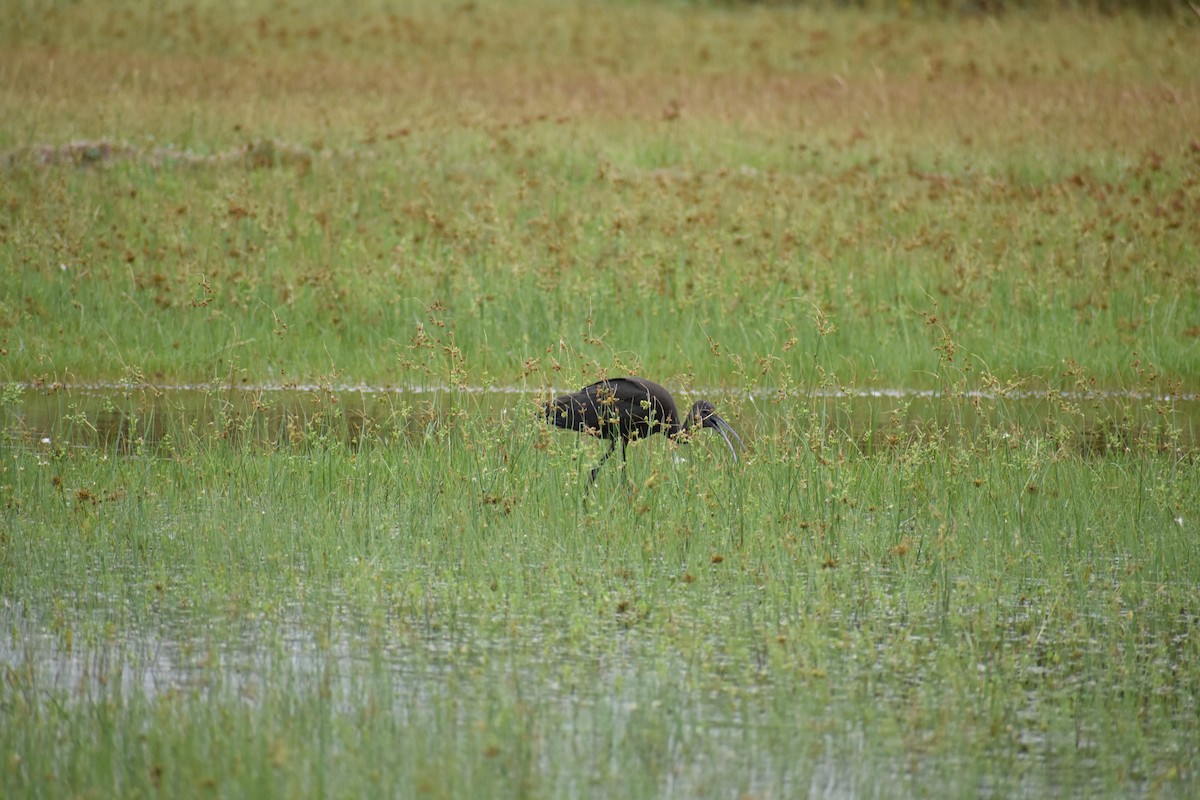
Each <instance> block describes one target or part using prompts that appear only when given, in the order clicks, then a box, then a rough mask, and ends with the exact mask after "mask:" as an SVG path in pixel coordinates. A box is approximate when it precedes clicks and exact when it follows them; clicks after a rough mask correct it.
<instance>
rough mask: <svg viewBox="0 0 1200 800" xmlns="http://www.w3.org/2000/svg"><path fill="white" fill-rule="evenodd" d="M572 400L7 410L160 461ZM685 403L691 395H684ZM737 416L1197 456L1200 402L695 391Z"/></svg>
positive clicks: (24, 403)
mask: <svg viewBox="0 0 1200 800" xmlns="http://www.w3.org/2000/svg"><path fill="white" fill-rule="evenodd" d="M572 390H573V389H569V388H568V387H542V388H534V387H469V388H462V387H457V388H454V387H448V386H427V387H422V386H414V387H370V386H317V385H312V386H287V387H281V386H267V385H263V386H251V385H242V386H236V387H231V386H220V385H218V386H153V385H144V386H137V387H130V386H122V385H116V384H112V385H106V384H87V385H70V386H68V385H38V386H33V385H24V386H19V387H17V388H16V389H13V390H11V391H12V392H13V393H14V398H13V400H12V401H11V402H9V403H6V404H5V406H4V413H6V414H7V420H6V424H7V426H8V430H9V434H10V435H12V436H16V437H17V438H19V439H21V440H24V441H25V442H27V443H37V442H40V443H43V444H51V443H52V444H55V445H62V446H77V447H96V448H100V449H104V450H114V451H117V452H129V451H131V450H133V449H136V448H143V449H145V448H151V449H154V448H158V447H160V446H161V445H162V443H163V439H164V437H167V439H168V440H169V439H170V435H169V432H170V431H172V430H174V431H176V432H179V431H190V432H193V433H194V434H195V435H198V436H217V437H222V438H228V437H234V438H237V439H245V440H247V441H254V442H255V443H257V444H259V445H268V446H272V445H273V446H282V445H285V444H287V443H288V442H289V441H291V442H294V441H296V440H297V439H298V438H299V437H301V436H303V435H306V434H307V433H310V432H312V431H314V430H319V431H320V432H321V433H322V435H325V436H329V437H333V438H334V439H337V440H339V441H342V442H343V443H345V444H350V445H358V444H360V443H361V442H363V441H364V439H372V438H373V439H376V440H381V441H403V440H413V439H419V438H421V437H423V436H425V435H426V434H427V433H428V432H430V431H432V430H435V429H438V428H441V427H444V426H446V425H447V424H449V425H453V424H454V421H455V420H460V419H462V418H463V417H465V416H468V415H469V416H472V417H483V418H500V417H509V416H511V417H512V418H520V419H528V421H529V424H530V425H537V424H540V420H541V417H542V412H541V409H542V408H543V406H544V404H545V403H546V401H547V400H549V399H550V398H552V397H554V396H556V395H557V394H560V393H562V392H566V391H572ZM681 397H683V395H681ZM695 398H709V399H713V400H714V401H716V402H718V403H720V404H722V405H723V406H726V407H728V408H729V409H731V412H730V413H732V414H734V415H736V419H737V422H738V428H739V430H743V429H744V430H745V431H747V432H749V433H750V434H751V435H757V434H762V435H764V436H772V435H775V434H776V433H777V432H778V431H779V430H780V429H781V428H786V427H788V426H789V425H790V426H796V425H797V424H799V423H801V422H802V421H803V422H804V423H807V422H808V421H809V420H817V421H818V422H819V424H820V426H822V427H823V428H824V429H825V430H826V431H827V432H829V433H837V434H838V435H840V436H842V437H843V438H847V439H849V440H852V441H854V442H855V443H856V444H857V445H858V446H859V447H860V448H861V449H862V450H863V451H864V452H870V451H874V450H876V449H878V448H881V447H883V448H886V447H889V446H894V445H895V444H896V441H897V438H898V437H904V438H911V437H913V436H921V435H939V436H944V435H947V434H949V435H951V436H953V437H956V438H959V437H962V438H966V439H975V438H978V437H981V436H987V435H995V434H996V433H997V432H1000V433H1001V434H1004V433H1007V434H1009V435H1021V434H1022V433H1024V434H1026V435H1052V436H1054V437H1055V438H1056V439H1057V440H1059V441H1060V442H1061V443H1062V444H1065V445H1068V446H1072V447H1074V448H1076V449H1078V450H1079V451H1081V452H1083V453H1085V454H1098V455H1103V454H1105V453H1106V452H1108V450H1109V449H1110V448H1114V447H1126V446H1129V445H1131V444H1133V443H1134V442H1135V441H1136V442H1137V443H1139V444H1145V443H1146V442H1148V441H1157V442H1158V443H1159V444H1160V445H1161V446H1162V447H1180V448H1183V449H1186V450H1189V451H1190V450H1194V449H1195V448H1196V446H1197V444H1198V441H1200V440H1198V438H1197V436H1198V432H1200V396H1197V395H1194V394H1190V393H1182V394H1173V395H1154V394H1149V393H1145V392H1123V391H1097V392H1071V391H1065V392H1064V391H1011V392H1006V393H997V392H988V391H966V392H962V391H960V392H953V391H947V392H939V391H935V390H917V389H905V388H874V389H868V390H862V391H858V392H855V391H851V390H845V391H838V390H815V391H810V392H790V393H787V392H781V391H778V390H773V389H756V390H752V391H737V390H729V389H722V390H711V389H709V390H705V389H696V390H693V391H690V392H688V393H687V395H686V399H688V400H689V401H690V400H691V399H695Z"/></svg>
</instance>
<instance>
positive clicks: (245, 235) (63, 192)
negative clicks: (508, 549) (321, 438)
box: [0, 3, 1200, 391]
mask: <svg viewBox="0 0 1200 800" xmlns="http://www.w3.org/2000/svg"><path fill="white" fill-rule="evenodd" d="M156 9H157V10H155V11H149V10H137V9H133V8H128V7H121V6H116V7H110V6H109V5H107V4H105V5H100V4H89V3H84V4H76V5H73V6H71V7H67V8H60V7H43V6H41V5H40V4H30V5H29V6H26V7H25V11H23V12H18V13H15V14H14V15H12V17H11V18H10V19H8V20H6V21H5V22H4V23H2V24H3V28H0V31H2V34H0V37H2V40H3V41H5V42H6V47H5V53H4V55H3V56H2V57H0V68H2V70H3V72H2V73H0V80H2V81H3V84H4V91H3V93H2V95H0V104H2V108H0V111H3V116H4V119H5V120H6V122H5V125H4V126H3V129H2V130H0V149H3V150H4V151H6V153H7V155H6V156H4V167H3V169H4V175H5V180H4V181H3V188H2V189H0V191H2V192H3V193H4V203H3V204H2V207H3V209H4V211H3V212H2V213H3V226H4V227H3V231H4V238H5V244H6V246H5V247H4V248H3V251H2V253H0V259H2V263H0V267H3V268H4V270H5V271H6V273H8V274H10V275H11V276H12V278H11V279H10V280H7V281H5V283H4V287H3V289H0V324H3V326H4V328H3V333H2V340H0V346H2V347H3V349H4V351H5V354H4V356H3V357H2V358H0V370H3V376H4V377H6V378H8V379H22V380H27V379H30V378H46V379H49V380H51V381H53V380H63V381H66V380H76V381H78V380H83V379H92V378H123V377H128V378H130V379H131V380H134V381H136V380H142V379H144V380H148V381H152V382H153V381H162V380H169V381H189V382H190V381H200V380H208V379H210V378H212V377H213V376H214V375H229V374H232V373H237V374H239V375H243V376H245V377H246V378H247V379H248V380H250V381H254V382H266V383H288V382H289V381H294V380H300V381H314V380H318V379H320V378H322V377H328V376H331V375H338V376H342V377H343V378H344V379H345V380H347V381H348V382H351V383H357V382H365V383H370V384H373V385H391V384H397V383H405V382H412V381H418V380H421V379H422V378H426V377H427V376H428V373H430V371H432V372H433V373H434V374H435V375H436V376H437V377H439V378H441V379H443V380H448V381H450V382H454V383H458V382H465V383H469V384H472V385H486V384H488V383H492V382H495V383H499V384H504V385H514V384H520V383H522V382H524V381H527V380H531V381H533V382H542V383H556V384H558V383H561V382H562V380H561V376H562V374H563V373H564V372H565V375H566V376H567V382H568V383H570V382H575V381H577V380H578V379H580V378H583V377H586V376H587V375H590V374H594V373H595V372H596V371H599V370H612V371H617V372H619V371H621V370H623V369H626V368H631V369H638V370H642V371H645V372H648V373H651V374H654V375H657V376H662V377H668V376H677V377H678V378H679V379H681V380H684V381H688V380H695V381H698V382H699V383H701V384H712V385H726V386H728V385H738V386H749V385H764V386H775V385H783V384H794V383H797V382H802V381H803V382H812V381H814V380H818V379H819V376H818V377H815V373H814V371H815V370H819V371H820V373H821V374H822V375H823V376H825V377H826V378H828V379H829V380H831V381H836V382H840V383H842V384H847V385H852V386H874V385H885V386H930V385H933V386H936V385H939V383H940V382H941V380H942V379H941V378H939V377H938V376H937V374H936V373H937V371H938V365H939V355H938V353H937V352H935V351H936V349H937V348H939V347H940V346H942V345H944V344H945V343H946V342H952V343H953V345H952V349H951V351H950V352H949V355H952V356H953V359H954V361H955V364H956V365H957V366H959V367H961V369H963V370H965V371H967V372H969V373H970V374H969V375H968V376H967V377H968V378H969V379H970V381H971V382H972V383H974V384H975V385H982V384H986V383H987V382H989V381H995V380H998V381H1001V382H1008V381H1012V380H1016V381H1029V382H1032V383H1033V384H1034V385H1038V386H1047V385H1053V383H1054V381H1055V380H1056V379H1058V377H1059V376H1060V375H1061V373H1062V372H1063V370H1064V369H1066V368H1067V365H1068V364H1069V363H1070V362H1071V361H1074V362H1077V363H1079V364H1081V365H1082V366H1083V368H1084V369H1086V370H1087V371H1088V372H1089V374H1091V375H1093V376H1095V377H1096V378H1097V379H1098V380H1099V381H1101V382H1102V383H1104V384H1105V385H1107V386H1122V385H1127V384H1128V383H1130V382H1133V381H1137V380H1138V378H1137V376H1136V375H1135V374H1134V373H1135V370H1136V367H1135V366H1134V365H1135V364H1137V365H1139V366H1142V367H1145V366H1148V367H1149V368H1150V369H1152V370H1154V371H1157V372H1158V373H1160V374H1161V375H1162V378H1163V381H1164V390H1169V388H1170V385H1172V384H1180V383H1182V384H1185V385H1186V386H1187V388H1188V389H1190V390H1193V391H1194V390H1195V389H1196V388H1197V387H1196V383H1195V376H1196V375H1198V374H1200V344H1198V342H1200V339H1198V337H1197V330H1196V325H1197V323H1196V320H1197V319H1200V307H1198V306H1197V303H1198V301H1197V297H1200V292H1198V291H1197V270H1196V263H1197V246H1196V242H1197V240H1198V236H1197V233H1198V232H1197V228H1196V224H1197V223H1196V220H1197V219H1200V214H1197V213H1195V212H1196V210H1197V203H1198V198H1197V190H1196V186H1195V180H1194V175H1195V171H1196V168H1197V163H1198V161H1197V158H1198V155H1197V150H1196V142H1195V131H1196V130H1198V129H1200V95H1198V93H1197V91H1198V89H1197V87H1198V80H1197V79H1198V75H1197V71H1196V69H1195V67H1194V65H1193V64H1192V63H1191V61H1190V60H1189V59H1188V58H1187V57H1186V55H1185V54H1186V53H1187V52H1188V47H1189V45H1188V43H1189V42H1190V41H1191V40H1192V39H1193V38H1194V37H1195V35H1196V31H1195V23H1194V21H1192V20H1189V19H1186V18H1183V17H1180V18H1178V19H1176V18H1171V17H1165V18H1161V17H1160V18H1150V19H1143V18H1137V17H1128V18H1126V17H1115V18H1114V17H1102V16H1090V15H1084V14H1074V13H1067V12H1057V13H1054V14H1050V15H1038V14H1032V13H1014V14H1011V15H1006V16H1003V17H999V18H987V17H984V18H975V17H970V18H957V17H949V18H930V17H928V16H923V15H909V16H904V15H894V14H859V13H850V12H845V11H832V10H823V11H817V10H785V9H774V10H771V9H743V10H738V11H731V10H728V9H716V8H699V9H697V8H679V7H673V6H668V5H653V6H611V7H610V6H598V7H594V6H588V5H572V6H561V5H559V4H554V5H551V6H541V5H537V4H531V5H516V6H510V5H508V4H503V5H500V6H492V5H489V4H483V5H480V6H476V7H474V10H473V11H464V10H462V9H459V10H438V9H434V8H425V7H422V6H417V7H413V8H405V9H402V10H398V11H395V12H394V13H386V12H384V11H382V10H376V9H373V8H371V7H369V6H362V7H360V8H358V9H357V10H355V11H351V12H347V13H345V14H344V15H338V16H336V17H331V16H329V15H327V14H326V13H325V12H323V11H321V10H320V9H319V7H315V6H311V7H310V6H308V5H306V4H295V5H290V6H287V7H286V12H287V13H283V12H282V10H281V11H280V12H279V13H268V11H267V10H266V9H259V8H255V7H253V6H246V7H244V8H242V9H241V10H239V11H235V12H228V11H227V10H224V9H223V10H222V11H221V13H217V12H216V10H215V9H214V8H211V7H208V6H205V5H203V4H201V5H194V4H192V5H188V6H179V7H175V6H172V5H170V4H168V5H167V6H165V7H156Z"/></svg>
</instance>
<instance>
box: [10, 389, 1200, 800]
mask: <svg viewBox="0 0 1200 800" xmlns="http://www.w3.org/2000/svg"><path fill="white" fill-rule="evenodd" d="M552 394H553V391H552V390H544V391H535V390H521V391H515V390H514V391H504V390H490V391H462V390H454V391H451V390H447V389H440V388H427V389H406V390H397V389H392V390H383V389H379V390H368V389H364V388H351V387H295V388H289V389H287V390H284V389H275V388H268V387H254V388H245V389H237V390H230V389H228V388H225V387H217V388H191V387H139V388H137V389H136V390H130V389H128V388H119V387H98V386H91V387H66V386H62V387H36V388H35V387H21V389H20V391H17V390H14V389H12V388H11V387H10V389H9V391H8V393H7V394H6V395H5V398H6V400H5V404H4V407H3V413H4V415H5V416H4V420H3V437H4V438H3V442H4V445H3V449H4V463H3V465H2V466H0V491H2V492H3V494H2V495H0V501H2V504H3V509H4V510H3V514H4V527H5V530H4V533H3V535H2V536H0V543H2V549H0V555H2V559H3V567H4V568H3V570H2V577H0V596H2V597H3V601H2V602H0V665H2V666H3V669H4V683H3V693H2V696H0V705H2V707H3V712H4V714H5V715H6V716H7V717H8V719H9V722H10V723H15V724H7V725H5V726H4V732H3V733H0V751H2V752H3V753H4V755H5V758H6V759H7V767H6V770H7V771H6V772H5V773H4V779H3V780H4V785H5V786H7V787H8V788H9V789H12V790H14V791H16V792H17V794H21V795H23V796H39V795H41V796H52V795H55V794H57V790H58V788H60V787H63V786H70V787H71V788H72V789H75V790H86V789H87V787H89V786H97V787H99V786H107V785H112V784H113V783H114V782H117V783H120V785H122V786H124V787H126V788H127V789H128V791H127V792H126V791H124V790H123V793H126V794H139V793H153V792H167V793H172V794H185V795H191V794H204V793H213V792H215V793H218V794H231V795H232V794H240V793H242V792H244V791H246V790H247V787H254V788H253V792H255V793H260V794H264V795H276V794H304V795H313V794H325V795H332V796H351V795H361V794H363V793H366V794H387V795H394V796H423V795H433V796H464V795H479V794H484V795H487V794H497V793H499V794H504V795H510V796H540V797H597V796H604V797H629V796H638V797H652V796H719V797H733V796H764V797H777V796H812V797H896V796H907V797H920V796H929V795H935V796H941V795H962V794H971V795H978V796H995V797H1009V796H1014V795H1016V796H1045V795H1050V794H1053V795H1059V796H1089V797H1090V796H1097V795H1114V796H1115V795H1121V796H1129V795H1133V796H1157V795H1159V794H1161V793H1163V792H1166V793H1171V794H1174V793H1176V792H1177V791H1184V792H1186V791H1189V790H1190V789H1191V788H1194V787H1195V784H1196V781H1197V777H1198V773H1197V765H1198V764H1200V753H1198V751H1197V747H1196V744H1195V742H1196V741H1200V732H1198V730H1197V720H1198V719H1200V670H1197V668H1196V664H1197V663H1200V650H1198V647H1200V635H1198V630H1200V628H1198V627H1197V626H1198V624H1200V623H1198V620H1200V605H1198V604H1197V600H1196V594H1195V585H1196V581H1197V579H1200V547H1198V545H1197V535H1196V534H1197V527H1196V525H1197V521H1196V518H1197V512H1196V509H1197V507H1200V502H1198V495H1197V492H1198V489H1197V484H1198V481H1197V478H1198V474H1197V467H1196V458H1195V432H1196V417H1197V408H1196V405H1197V404H1196V400H1195V398H1191V397H1181V398H1156V397H1145V396H1126V395H1119V394H1112V395H1104V396H1089V397H1064V396H1062V395H1054V396H1042V397H1032V396H1019V397H1004V398H1001V397H995V396H988V395H974V396H959V397H949V398H947V397H940V396H938V395H936V394H933V393H916V392H900V391H895V392H882V391H881V392H876V393H874V394H873V395H864V396H859V397H849V396H845V395H841V394H830V395H827V396H809V397H804V398H795V397H785V398H780V397H779V396H777V395H776V394H773V393H768V392H763V393H761V394H754V393H741V394H739V393H736V392H724V393H712V392H703V391H694V392H689V393H688V398H689V399H691V398H692V397H700V396H709V397H710V398H711V399H713V400H714V402H716V403H717V404H718V405H719V406H720V407H721V409H722V413H723V414H726V416H727V418H728V419H729V420H730V422H731V423H732V424H733V425H734V426H735V427H736V428H737V429H738V430H739V431H740V432H741V433H742V436H743V438H744V439H745V442H746V450H745V453H744V455H745V457H744V458H743V459H742V463H740V464H734V463H732V462H731V461H730V460H729V459H728V458H727V456H728V453H727V452H725V451H724V448H723V445H721V443H720V440H719V439H717V438H716V437H715V436H714V437H710V438H711V439H712V440H713V441H711V442H708V441H697V442H693V444H692V446H691V447H690V448H688V449H683V448H679V447H675V446H673V445H669V444H668V443H667V442H665V441H664V440H662V439H661V438H660V437H655V439H652V440H648V441H647V442H644V443H639V444H637V445H636V446H635V447H633V448H631V449H630V459H629V463H628V465H626V467H625V468H624V469H616V470H614V471H613V473H612V474H611V475H603V476H602V477H601V478H600V480H598V482H597V485H596V486H595V487H594V488H593V489H592V490H591V492H590V493H588V492H586V491H585V487H586V483H585V481H586V474H587V469H588V468H589V467H590V466H591V465H592V463H593V462H594V460H595V459H596V458H598V457H599V455H600V453H601V452H602V449H603V445H601V444H599V443H595V444H592V443H589V441H587V440H582V439H581V438H580V437H578V436H576V435H575V434H573V433H570V432H564V431H552V430H550V429H548V428H547V426H546V425H545V424H544V422H543V421H542V420H541V418H540V414H539V413H538V408H539V403H540V402H541V401H542V400H543V399H544V398H545V397H548V396H550V395H552ZM726 412H727V413H726ZM585 495H588V500H587V501H586V502H585V501H584V496H585ZM17 720H19V722H17ZM214 764H223V765H226V767H225V768H224V769H222V770H220V771H218V770H215V769H214V768H213V765H214Z"/></svg>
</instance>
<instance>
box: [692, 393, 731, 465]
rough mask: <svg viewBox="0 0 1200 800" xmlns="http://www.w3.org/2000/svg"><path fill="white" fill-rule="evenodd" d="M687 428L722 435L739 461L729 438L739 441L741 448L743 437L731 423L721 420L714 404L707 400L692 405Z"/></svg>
mask: <svg viewBox="0 0 1200 800" xmlns="http://www.w3.org/2000/svg"><path fill="white" fill-rule="evenodd" d="M685 427H686V428H689V429H690V428H697V427H699V428H712V429H713V430H714V431H716V432H717V433H719V434H721V438H722V439H724V440H725V444H727V445H729V452H731V453H733V460H734V461H736V460H737V450H736V449H735V448H734V446H733V442H732V441H730V439H729V437H730V436H731V435H732V436H733V438H734V439H737V443H738V445H739V446H741V444H742V437H740V436H738V435H737V431H735V430H734V429H733V428H731V427H729V423H728V422H726V421H725V420H723V419H721V417H720V416H719V415H718V414H717V409H716V408H715V407H714V406H713V404H712V403H710V402H708V401H707V400H697V401H696V402H695V403H694V404H693V405H692V410H691V412H690V413H689V414H688V424H687V425H686V426H685Z"/></svg>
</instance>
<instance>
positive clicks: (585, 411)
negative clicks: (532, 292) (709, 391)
mask: <svg viewBox="0 0 1200 800" xmlns="http://www.w3.org/2000/svg"><path fill="white" fill-rule="evenodd" d="M546 419H547V420H549V421H550V422H553V423H554V424H555V425H557V426H558V427H560V428H567V429H569V430H573V431H579V432H580V433H590V434H591V435H593V436H598V437H600V438H601V439H608V440H609V441H610V442H612V444H611V445H609V448H608V452H607V453H605V454H604V458H602V459H600V463H599V464H597V465H596V467H595V468H594V469H593V470H592V478H591V480H592V481H595V480H596V473H597V472H599V471H600V468H601V467H602V466H604V462H605V461H608V459H609V458H610V457H611V456H612V454H613V451H614V450H616V448H617V440H618V439H619V440H620V441H621V460H622V461H624V460H625V448H626V446H627V445H628V444H629V441H630V440H631V439H641V438H644V437H646V436H650V435H652V434H655V433H659V432H660V431H661V432H662V433H664V434H666V436H667V438H669V439H672V440H674V441H681V442H682V441H687V439H688V434H689V432H690V431H691V430H692V429H694V428H697V427H699V428H712V429H713V430H715V431H716V432H717V433H719V434H721V438H722V439H724V440H725V444H727V445H729V450H730V452H732V453H733V458H734V460H735V461H736V460H737V450H735V449H734V447H733V442H731V441H730V440H729V435H730V434H733V438H735V439H737V441H738V444H739V445H741V443H742V437H740V436H738V435H737V432H736V431H734V429H733V428H731V427H729V423H727V422H725V420H723V419H721V418H720V417H719V416H717V410H716V409H715V408H713V404H712V403H710V402H708V401H707V400H697V401H696V403H695V404H694V405H693V406H692V410H691V412H690V413H689V414H688V415H687V417H686V418H680V416H679V412H678V411H677V410H676V408H675V400H674V399H673V398H672V397H671V393H670V392H668V391H667V390H666V389H664V388H663V387H661V386H659V385H658V384H657V383H655V382H654V381H648V380H646V379H645V378H633V377H630V378H610V379H608V380H603V381H597V382H596V383H593V384H592V385H591V386H585V387H584V388H582V389H580V390H579V391H578V392H575V393H574V394H564V395H563V396H562V397H559V398H556V399H555V400H554V401H553V402H551V403H548V404H547V405H546Z"/></svg>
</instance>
